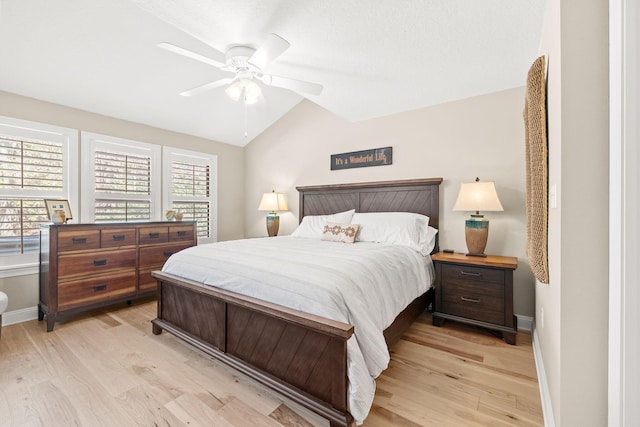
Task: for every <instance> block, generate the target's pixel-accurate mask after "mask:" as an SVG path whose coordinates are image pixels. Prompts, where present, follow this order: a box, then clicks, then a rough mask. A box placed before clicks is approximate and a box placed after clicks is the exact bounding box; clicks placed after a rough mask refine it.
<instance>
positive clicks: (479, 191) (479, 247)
mask: <svg viewBox="0 0 640 427" xmlns="http://www.w3.org/2000/svg"><path fill="white" fill-rule="evenodd" d="M453 210H454V211H471V212H473V211H475V213H472V214H471V218H469V219H468V220H466V221H465V228H464V236H465V239H466V241H467V250H468V251H469V252H468V253H467V255H469V256H481V257H486V255H485V253H484V248H485V247H486V246H487V238H488V237H489V220H488V219H485V217H484V215H482V214H481V213H480V211H503V210H504V209H503V207H502V205H501V204H500V199H498V193H496V186H495V184H494V183H493V182H480V178H476V181H475V182H463V183H462V184H460V192H459V193H458V199H457V200H456V204H455V205H454V206H453Z"/></svg>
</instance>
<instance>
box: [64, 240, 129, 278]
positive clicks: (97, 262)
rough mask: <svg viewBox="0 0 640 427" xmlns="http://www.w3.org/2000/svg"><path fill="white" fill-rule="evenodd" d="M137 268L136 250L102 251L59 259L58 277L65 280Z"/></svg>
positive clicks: (70, 255) (67, 255)
mask: <svg viewBox="0 0 640 427" xmlns="http://www.w3.org/2000/svg"><path fill="white" fill-rule="evenodd" d="M135 267H136V250H135V248H132V249H122V250H102V251H95V252H85V253H79V254H66V255H60V256H59V257H58V277H59V280H65V279H67V278H69V277H70V276H78V275H87V276H89V275H93V274H101V273H104V272H106V271H109V270H116V269H121V268H131V269H132V270H133V269H135Z"/></svg>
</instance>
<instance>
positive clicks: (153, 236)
mask: <svg viewBox="0 0 640 427" xmlns="http://www.w3.org/2000/svg"><path fill="white" fill-rule="evenodd" d="M158 237H160V233H149V238H150V239H157V238H158Z"/></svg>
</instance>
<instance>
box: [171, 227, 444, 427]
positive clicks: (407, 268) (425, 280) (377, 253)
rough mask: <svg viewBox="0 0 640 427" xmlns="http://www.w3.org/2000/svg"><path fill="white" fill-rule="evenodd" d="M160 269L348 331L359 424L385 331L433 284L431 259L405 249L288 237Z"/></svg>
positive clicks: (237, 243)
mask: <svg viewBox="0 0 640 427" xmlns="http://www.w3.org/2000/svg"><path fill="white" fill-rule="evenodd" d="M162 270H163V271H165V272H167V273H170V274H174V275H176V276H180V277H184V278H187V279H191V280H194V281H197V282H201V283H206V284H209V285H215V286H216V287H219V288H223V289H227V290H230V291H234V292H237V293H240V294H244V295H249V296H252V297H256V298H259V299H262V300H265V301H269V302H273V303H277V304H280V305H284V306H287V307H290V308H293V309H297V310H301V311H304V312H307V313H312V314H316V315H319V316H323V317H327V318H330V319H334V320H338V321H341V322H345V323H349V324H351V325H353V326H354V329H355V333H354V335H353V336H352V337H351V338H350V339H349V341H348V342H347V353H348V367H347V369H348V377H349V411H350V412H351V414H352V415H353V417H354V419H355V421H356V423H358V424H360V423H362V421H363V420H364V418H365V417H366V416H367V414H368V413H369V410H370V408H371V403H372V401H373V396H374V393H375V382H374V378H376V377H377V376H378V375H379V374H380V373H381V372H382V371H383V370H384V369H386V367H387V365H388V363H389V352H388V350H387V347H386V344H385V341H384V336H383V330H384V329H385V328H386V327H387V326H389V325H390V324H391V323H392V322H393V320H394V319H395V317H396V316H397V314H398V313H399V312H401V311H402V310H403V309H404V308H405V307H406V306H407V305H408V304H409V303H410V302H411V301H413V300H414V299H415V298H416V297H417V296H419V295H421V294H423V293H424V292H426V290H427V289H428V287H429V286H430V284H431V282H432V278H433V267H432V263H431V259H430V257H429V256H426V257H425V256H422V255H421V254H419V253H418V252H417V251H415V250H413V249H410V248H408V247H404V246H398V245H387V244H382V243H368V242H358V243H354V244H345V243H339V242H328V241H322V240H319V239H311V238H302V237H290V236H283V237H271V238H257V239H245V240H232V241H225V242H219V243H213V244H206V245H200V246H194V247H191V248H188V249H185V250H183V251H181V252H178V253H176V254H174V255H172V256H171V257H170V258H169V260H168V261H167V262H166V264H165V265H164V267H163V269H162Z"/></svg>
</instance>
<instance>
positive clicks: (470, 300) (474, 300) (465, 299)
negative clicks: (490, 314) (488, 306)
mask: <svg viewBox="0 0 640 427" xmlns="http://www.w3.org/2000/svg"><path fill="white" fill-rule="evenodd" d="M460 299H461V300H462V301H467V302H475V303H479V302H480V300H479V299H475V298H469V297H460Z"/></svg>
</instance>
